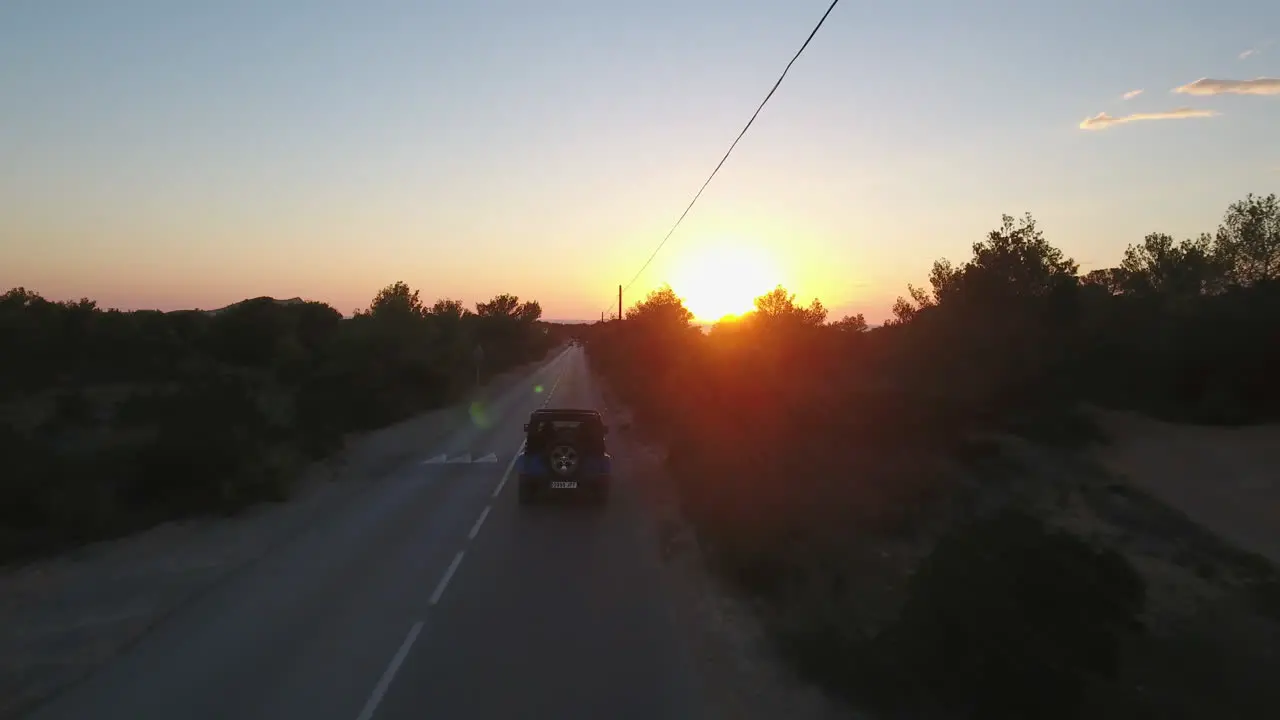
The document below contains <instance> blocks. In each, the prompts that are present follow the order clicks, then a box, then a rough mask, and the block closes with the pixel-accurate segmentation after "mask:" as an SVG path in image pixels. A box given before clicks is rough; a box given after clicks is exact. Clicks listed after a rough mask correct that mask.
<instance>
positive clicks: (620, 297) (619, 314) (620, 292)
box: [618, 285, 622, 320]
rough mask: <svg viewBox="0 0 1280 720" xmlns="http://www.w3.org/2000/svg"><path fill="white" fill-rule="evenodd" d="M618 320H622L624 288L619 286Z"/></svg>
mask: <svg viewBox="0 0 1280 720" xmlns="http://www.w3.org/2000/svg"><path fill="white" fill-rule="evenodd" d="M618 319H619V320H621V319H622V286H621V285H619V286H618Z"/></svg>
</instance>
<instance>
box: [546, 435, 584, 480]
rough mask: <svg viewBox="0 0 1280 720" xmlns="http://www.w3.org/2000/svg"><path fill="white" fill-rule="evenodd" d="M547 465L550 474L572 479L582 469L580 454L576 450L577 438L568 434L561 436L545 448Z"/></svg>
mask: <svg viewBox="0 0 1280 720" xmlns="http://www.w3.org/2000/svg"><path fill="white" fill-rule="evenodd" d="M547 464H548V465H550V466H551V472H553V473H555V474H556V475H559V476H560V477H573V476H574V475H577V474H578V470H579V468H581V467H582V453H581V452H580V451H579V450H578V443H577V438H576V437H573V436H572V435H569V434H568V433H565V434H561V435H559V436H557V437H556V439H555V440H554V441H553V442H552V443H551V445H550V447H548V448H547Z"/></svg>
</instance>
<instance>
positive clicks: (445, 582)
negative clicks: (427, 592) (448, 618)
mask: <svg viewBox="0 0 1280 720" xmlns="http://www.w3.org/2000/svg"><path fill="white" fill-rule="evenodd" d="M464 554H466V551H465V550H459V551H458V554H457V555H454V556H453V562H451V563H449V569H448V570H445V571H444V577H442V578H440V584H439V585H436V591H435V592H433V593H431V604H432V605H435V604H436V603H438V602H440V596H441V595H444V589H445V588H447V587H449V580H451V579H452V578H453V573H454V572H456V571H457V569H458V565H460V564H462V556H463V555H464Z"/></svg>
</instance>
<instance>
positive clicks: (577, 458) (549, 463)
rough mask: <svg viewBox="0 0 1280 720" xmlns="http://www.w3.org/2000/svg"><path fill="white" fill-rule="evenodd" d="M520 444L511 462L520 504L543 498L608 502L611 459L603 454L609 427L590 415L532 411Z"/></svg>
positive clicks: (561, 411)
mask: <svg viewBox="0 0 1280 720" xmlns="http://www.w3.org/2000/svg"><path fill="white" fill-rule="evenodd" d="M524 431H525V444H524V449H523V450H521V452H520V456H519V457H518V458H517V461H516V467H517V469H518V470H519V483H520V486H519V487H520V489H519V492H520V503H521V504H522V505H527V504H529V503H532V502H533V501H534V500H536V499H537V498H538V497H541V496H543V495H560V494H565V495H577V494H579V493H584V494H589V495H590V496H591V497H592V499H594V500H596V501H597V502H600V503H603V502H605V501H607V500H608V498H609V484H610V477H611V475H612V472H613V459H612V458H611V457H610V456H609V453H608V452H606V450H605V445H604V436H605V435H607V434H608V432H609V428H607V427H605V424H604V419H603V418H602V417H600V413H598V412H596V411H595V410H572V409H554V410H547V409H543V410H534V411H533V413H532V414H531V415H530V416H529V422H527V423H525V426H524Z"/></svg>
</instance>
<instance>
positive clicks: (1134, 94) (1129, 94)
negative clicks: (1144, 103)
mask: <svg viewBox="0 0 1280 720" xmlns="http://www.w3.org/2000/svg"><path fill="white" fill-rule="evenodd" d="M1141 94H1142V90H1130V91H1129V92H1127V93H1125V94H1124V95H1123V97H1124V99H1125V100H1132V99H1134V98H1136V97H1138V96H1139V95H1141Z"/></svg>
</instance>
